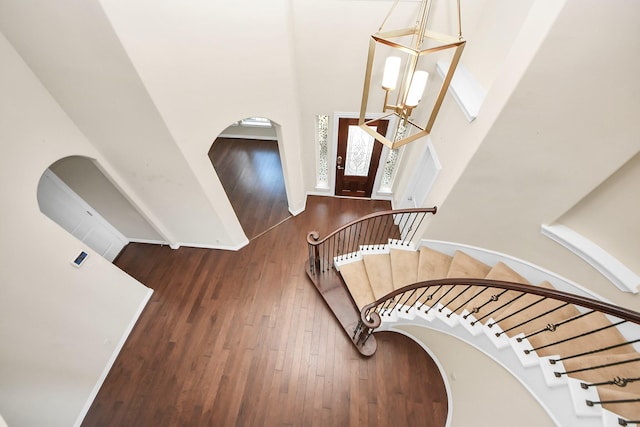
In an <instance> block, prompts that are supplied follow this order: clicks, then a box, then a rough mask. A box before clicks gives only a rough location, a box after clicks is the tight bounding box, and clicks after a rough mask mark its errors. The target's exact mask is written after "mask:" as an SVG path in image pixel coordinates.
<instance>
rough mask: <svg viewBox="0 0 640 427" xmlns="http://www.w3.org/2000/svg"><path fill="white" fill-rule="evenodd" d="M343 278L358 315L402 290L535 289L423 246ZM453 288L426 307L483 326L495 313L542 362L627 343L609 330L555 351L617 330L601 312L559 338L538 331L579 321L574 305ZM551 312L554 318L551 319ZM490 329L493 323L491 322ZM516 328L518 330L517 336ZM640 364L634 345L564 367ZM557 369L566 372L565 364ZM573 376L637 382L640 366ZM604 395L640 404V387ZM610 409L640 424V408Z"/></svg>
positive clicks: (375, 257)
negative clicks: (474, 283)
mask: <svg viewBox="0 0 640 427" xmlns="http://www.w3.org/2000/svg"><path fill="white" fill-rule="evenodd" d="M340 273H341V274H342V277H343V279H344V281H345V283H346V284H347V286H348V288H349V291H350V292H351V295H352V297H353V300H354V301H355V303H356V305H357V307H358V308H359V309H362V307H364V306H365V305H367V304H369V303H371V302H373V301H375V300H377V299H380V298H382V297H384V296H385V295H387V294H389V293H390V292H392V291H393V290H395V289H399V288H402V287H404V286H407V285H411V284H413V283H418V282H422V281H428V280H437V279H441V278H484V279H490V280H501V281H507V282H515V283H523V284H530V283H529V282H528V281H527V280H526V279H524V278H523V277H522V276H521V275H519V274H518V273H517V272H515V271H513V270H512V269H511V268H509V267H508V266H507V265H505V264H503V263H501V262H499V263H497V264H496V265H495V266H493V267H491V266H488V265H486V264H484V263H482V262H480V261H478V260H477V259H475V258H473V257H471V256H469V255H468V254H466V253H464V252H461V251H458V252H456V253H455V254H454V256H453V257H452V256H449V255H446V254H443V253H440V252H438V251H435V250H433V249H430V248H427V247H421V248H420V250H419V251H410V250H405V249H395V248H391V249H390V251H389V254H369V255H363V257H362V261H355V262H351V263H349V264H346V265H342V266H341V267H340ZM538 286H540V287H543V288H547V289H553V286H552V285H551V284H550V283H548V282H543V283H541V284H539V285H538ZM449 289H450V286H442V287H437V286H436V287H432V288H429V289H428V291H427V292H426V293H424V294H423V295H422V296H421V297H420V302H421V303H423V304H427V305H432V304H434V303H435V302H436V301H438V299H440V303H441V304H443V305H446V304H448V303H449V302H451V301H452V300H453V302H451V305H450V306H448V308H449V309H451V310H453V309H454V308H458V307H460V309H459V310H458V312H461V311H462V309H463V308H464V309H466V310H467V311H469V312H470V313H472V314H473V315H474V317H475V318H476V319H479V318H481V317H482V316H484V315H486V314H488V313H491V315H490V317H491V318H492V319H494V320H495V321H498V324H499V326H500V328H501V329H502V330H504V331H505V333H506V334H507V336H509V337H513V336H515V335H518V334H525V335H529V337H528V338H527V339H528V340H529V343H530V344H531V345H532V346H533V348H534V349H536V353H537V354H538V355H539V356H553V355H562V356H564V357H566V356H575V355H579V354H581V353H584V352H588V351H590V350H592V349H594V348H605V347H610V346H614V345H616V344H622V343H624V342H626V339H625V338H624V337H623V336H622V334H620V332H619V331H618V329H616V328H607V329H605V330H602V331H599V332H596V333H591V334H588V335H584V336H582V337H579V338H572V339H570V340H567V341H565V342H564V343H559V344H555V343H557V342H559V341H562V340H565V339H568V338H571V337H575V336H576V335H579V334H583V333H586V332H589V331H594V330H596V329H599V328H602V327H604V326H607V325H610V324H611V322H610V321H609V320H608V319H607V318H606V316H604V315H602V314H601V313H591V314H588V315H585V316H582V317H580V318H579V319H575V320H572V321H570V322H568V323H567V324H564V325H560V326H558V327H555V328H551V329H555V330H554V331H548V330H545V331H544V332H539V331H541V330H543V329H545V328H547V326H548V325H549V324H559V323H561V322H563V321H566V320H567V319H571V318H574V317H575V316H578V315H580V311H578V310H577V309H576V308H575V307H574V306H573V305H571V304H566V305H565V304H564V303H562V302H561V301H556V300H553V299H544V298H542V297H540V296H537V295H534V294H524V295H522V294H521V293H520V292H518V291H506V292H504V291H503V289H500V288H491V287H490V288H486V289H485V290H484V291H483V290H482V289H483V288H482V287H471V288H469V290H466V291H465V292H464V293H463V294H460V292H461V291H462V290H463V289H464V286H458V289H454V290H453V291H451V292H449V293H448V294H447V290H449ZM430 294H433V295H432V298H431V299H429V300H428V298H427V297H428V295H430ZM445 294H446V295H445ZM498 294H501V295H500V296H499V297H498V298H497V300H492V299H491V297H492V296H493V295H498ZM417 298H418V295H414V296H412V297H411V298H410V299H409V300H408V301H402V303H403V304H405V305H413V304H414V303H415V301H416V299H417ZM494 299H495V298H494ZM534 303H535V304H534ZM461 305H463V306H464V307H461ZM527 307H528V308H527ZM525 308H526V310H525ZM523 310H524V311H523ZM550 311H551V313H549V314H546V315H545V313H547V312H550ZM520 312H522V313H520ZM483 323H487V322H486V320H485V321H483ZM510 328H514V329H513V330H510ZM550 344H552V345H550ZM637 358H640V353H638V352H636V351H635V349H634V348H633V346H632V345H623V346H620V347H616V348H613V349H608V350H605V351H602V352H598V353H595V354H589V355H584V356H579V357H572V358H568V359H566V360H563V361H562V363H563V366H564V369H565V370H566V371H574V370H577V369H578V370H579V369H583V368H585V367H598V366H602V365H607V364H610V363H615V362H619V361H628V360H634V359H637ZM558 366H559V367H561V365H558ZM570 376H571V377H572V378H576V379H579V380H581V381H584V382H586V383H601V382H606V381H611V380H613V379H614V378H615V377H622V378H637V377H639V376H640V361H636V362H632V363H627V364H621V365H615V366H612V367H603V368H598V369H590V370H585V371H579V372H575V373H571V374H570ZM598 393H599V395H600V400H605V401H609V400H626V399H638V398H639V397H640V381H638V382H632V383H629V384H627V385H626V386H625V387H624V388H621V387H619V386H617V385H601V386H598ZM603 406H604V407H605V408H606V409H608V410H610V411H612V412H614V413H616V414H618V415H620V416H623V417H626V418H627V419H632V420H634V419H635V420H637V419H640V405H620V404H615V403H613V404H605V405H603Z"/></svg>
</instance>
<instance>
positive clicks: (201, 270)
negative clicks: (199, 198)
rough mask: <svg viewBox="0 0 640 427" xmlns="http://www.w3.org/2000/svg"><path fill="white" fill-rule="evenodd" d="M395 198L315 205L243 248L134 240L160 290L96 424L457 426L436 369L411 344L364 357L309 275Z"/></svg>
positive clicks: (130, 250)
mask: <svg viewBox="0 0 640 427" xmlns="http://www.w3.org/2000/svg"><path fill="white" fill-rule="evenodd" d="M384 209H389V205H388V203H387V202H379V201H368V200H349V199H337V198H325V197H309V199H308V202H307V208H306V210H305V212H303V213H302V214H300V215H298V216H297V217H294V218H292V219H290V220H288V221H286V222H284V223H283V224H281V225H280V226H278V227H277V228H276V229H274V230H271V231H269V232H268V233H265V234H264V235H262V236H260V237H259V238H257V239H255V240H253V241H252V242H251V243H250V244H249V245H248V246H247V247H245V248H243V249H242V250H240V251H238V252H230V251H217V250H207V249H195V248H181V249H178V250H175V251H174V250H171V249H169V248H168V247H160V246H152V245H144V244H132V245H129V246H127V248H126V249H125V250H124V252H123V253H122V254H121V256H120V257H119V259H118V261H117V265H119V266H120V267H121V268H122V269H123V270H125V271H127V272H128V273H129V274H131V275H132V276H133V277H135V278H137V279H138V280H140V281H141V282H143V283H145V284H146V285H147V286H150V287H151V288H153V289H154V290H155V293H154V295H153V297H152V299H151V301H150V302H149V304H148V306H147V308H146V309H145V311H144V312H143V314H142V316H141V318H140V320H139V321H138V324H137V325H136V327H135V328H134V330H133V332H132V334H131V335H130V337H129V339H128V340H127V342H126V344H125V346H124V348H123V350H122V352H121V354H120V356H119V357H118V359H117V360H116V363H115V364H114V367H113V369H112V370H111V372H110V373H109V375H108V376H107V378H106V380H105V383H104V385H103V387H102V389H101V390H100V392H99V393H98V396H97V398H96V399H95V401H94V403H93V405H92V407H91V409H90V410H89V412H88V414H87V416H86V417H85V420H84V423H83V424H82V425H83V426H438V427H441V426H444V423H445V419H446V415H447V398H446V394H445V389H444V384H443V381H442V378H441V377H440V375H439V372H438V370H437V368H436V366H435V364H434V362H433V361H432V360H431V359H430V358H429V357H428V355H427V354H426V353H425V352H424V351H422V349H421V348H420V347H419V346H418V345H417V344H415V343H414V342H412V341H411V340H409V339H408V338H405V337H404V336H402V335H399V334H394V333H389V332H385V333H380V334H377V339H378V351H377V353H376V354H375V355H374V356H372V357H370V358H364V357H362V356H360V354H359V353H358V352H357V351H356V350H355V348H354V347H353V346H352V344H351V342H350V340H349V338H348V337H347V336H346V335H345V333H344V331H343V330H342V328H341V327H340V326H339V325H338V323H337V321H336V320H335V319H334V318H333V317H332V315H331V312H330V310H329V309H328V308H327V307H326V305H325V304H324V302H323V300H322V298H321V296H320V295H319V294H318V293H317V291H316V289H315V287H314V286H313V284H312V283H311V282H310V281H309V279H308V277H307V276H306V274H305V271H304V263H305V262H306V257H307V248H306V241H305V238H306V235H307V233H308V232H309V231H311V230H313V229H317V230H318V231H319V232H320V233H321V236H323V235H325V234H326V232H327V231H329V230H332V229H334V228H335V227H337V226H338V225H340V224H343V223H345V222H347V221H350V220H352V219H355V218H357V217H359V216H361V215H363V214H366V213H369V212H373V211H376V210H384Z"/></svg>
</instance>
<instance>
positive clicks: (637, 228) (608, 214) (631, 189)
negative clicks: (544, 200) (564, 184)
mask: <svg viewBox="0 0 640 427" xmlns="http://www.w3.org/2000/svg"><path fill="white" fill-rule="evenodd" d="M638 183H640V154H636V155H635V156H634V157H633V158H632V159H631V160H629V161H628V162H627V163H625V164H624V165H623V166H622V167H621V168H620V169H619V170H617V171H616V172H615V173H614V174H613V175H611V176H610V177H609V178H608V179H607V180H606V181H604V182H603V183H602V184H600V186H598V187H597V188H596V189H595V190H593V191H592V192H591V193H589V194H588V195H587V196H586V197H585V198H584V199H582V200H580V202H579V203H577V204H576V205H575V206H573V207H572V208H571V209H570V210H569V211H568V212H567V213H565V214H564V215H562V216H561V217H560V218H559V219H558V220H557V222H558V223H559V224H562V225H565V226H567V227H569V228H571V229H572V230H574V231H576V232H578V233H580V234H581V235H583V236H584V237H586V238H588V239H589V240H591V241H592V242H594V243H596V244H597V245H598V246H600V247H601V248H603V249H604V250H606V251H608V252H609V253H610V254H611V255H612V256H614V257H616V258H617V259H618V260H619V261H620V262H622V263H623V264H625V265H626V266H627V267H628V268H630V269H631V270H633V271H634V272H635V273H636V274H640V258H638V254H640V221H638V215H637V211H638V196H637V195H636V193H637V192H638ZM634 213H635V214H634Z"/></svg>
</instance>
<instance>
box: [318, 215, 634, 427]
mask: <svg viewBox="0 0 640 427" xmlns="http://www.w3.org/2000/svg"><path fill="white" fill-rule="evenodd" d="M394 212H395V213H389V214H388V215H389V217H390V218H392V220H388V221H387V222H388V223H390V224H392V225H391V226H390V230H391V233H389V234H390V235H391V236H392V238H390V239H387V240H386V242H381V239H380V238H378V237H377V236H376V237H375V238H373V239H371V238H370V237H371V236H366V235H367V234H368V233H363V232H362V230H364V229H365V225H363V224H360V226H357V225H356V222H354V223H350V224H349V225H348V226H345V227H346V228H343V229H344V230H343V231H345V232H346V230H353V229H354V227H355V229H357V228H358V227H360V228H359V230H360V232H354V231H349V234H348V236H349V237H348V238H346V236H347V234H345V235H343V236H342V237H341V238H338V240H337V241H338V242H339V241H342V242H345V241H347V240H349V241H351V240H353V241H354V243H353V244H349V245H347V247H346V250H343V249H344V248H341V249H339V250H327V252H326V253H325V254H324V255H325V256H324V257H323V256H322V252H320V251H316V250H315V249H314V250H312V249H311V247H310V264H309V269H308V270H307V271H308V273H309V275H310V277H311V278H312V280H314V277H315V280H314V283H316V282H317V280H318V279H319V277H321V278H322V280H324V281H325V282H326V283H329V282H331V283H333V285H328V286H327V288H328V289H331V292H330V293H332V294H334V295H333V296H334V297H336V295H335V294H336V293H337V292H336V291H337V290H338V289H340V288H341V289H342V292H343V293H344V294H343V295H342V298H344V299H345V300H346V301H347V302H348V304H346V305H349V304H350V305H351V306H352V307H354V308H355V309H357V310H358V311H360V319H359V321H358V322H356V321H355V320H354V319H353V318H349V320H348V321H347V322H346V323H345V322H343V321H342V320H341V323H342V324H343V326H345V331H347V333H349V336H350V337H351V338H352V340H353V342H354V344H355V345H356V347H358V348H359V349H360V350H361V352H362V353H363V354H365V355H370V354H372V353H373V352H375V344H373V345H372V344H371V340H373V339H375V338H374V335H373V334H372V332H373V331H374V330H389V329H392V328H393V326H394V325H400V324H414V325H420V326H424V327H428V328H434V329H440V330H443V331H446V332H447V333H450V334H453V335H457V336H459V337H460V339H463V340H465V341H467V342H469V343H471V344H472V345H475V346H476V347H478V348H480V349H481V350H483V351H485V353H487V354H489V355H490V356H491V357H493V358H494V359H496V360H497V361H498V362H500V363H503V366H507V365H508V363H509V362H508V360H510V359H513V360H514V361H516V362H515V363H517V364H518V365H519V366H513V367H511V368H509V370H510V371H511V372H512V373H516V374H517V373H518V372H521V373H522V374H521V375H519V376H520V377H521V378H520V379H521V381H523V382H524V383H527V384H528V388H530V390H532V392H533V393H534V394H536V396H537V398H538V400H539V401H541V403H543V406H545V408H546V409H547V411H548V412H549V413H550V415H551V416H552V417H553V418H554V419H555V420H556V422H557V423H558V424H559V425H581V426H582V425H584V426H619V425H634V426H635V425H638V422H639V421H638V420H640V353H638V352H637V351H636V349H635V348H634V344H636V345H637V343H638V342H640V328H638V324H639V323H640V315H639V314H638V313H635V312H632V311H629V310H625V309H621V308H619V307H616V306H613V305H610V304H607V303H602V302H600V301H596V300H593V299H589V298H584V297H581V296H576V295H574V294H570V293H567V292H563V291H558V290H556V289H555V288H554V286H552V285H551V284H550V283H549V282H542V283H535V284H532V283H530V282H529V281H528V280H527V279H526V278H525V277H523V276H522V275H521V274H519V273H517V272H516V271H514V270H513V269H512V268H510V267H509V266H507V265H506V264H505V263H503V262H496V263H495V264H493V265H488V264H485V263H483V262H481V261H480V260H478V259H477V258H474V257H473V256H471V255H469V254H468V253H466V252H464V251H455V252H454V253H452V254H446V253H443V252H440V251H437V250H434V249H432V248H429V247H426V246H422V247H419V248H417V249H415V248H414V244H413V243H412V242H411V241H410V240H409V238H408V237H407V236H408V235H410V232H408V230H413V229H414V228H413V227H404V226H403V225H402V220H400V221H399V220H398V218H399V215H400V214H399V213H398V211H394ZM431 213H434V212H431ZM405 215H406V217H407V218H409V217H411V216H413V217H412V220H413V221H414V223H413V225H415V219H416V213H415V212H411V213H409V212H405V213H404V214H403V216H402V217H405ZM369 220H371V218H370V219H369ZM369 220H367V221H369ZM407 222H408V221H407ZM355 235H357V236H358V237H357V238H356V237H354V236H355ZM310 236H312V235H310ZM363 236H364V237H363ZM308 241H309V242H310V245H311V243H312V241H314V242H317V241H318V238H317V233H316V235H314V236H313V237H310V238H308ZM367 241H368V243H367V244H362V243H363V242H367ZM334 243H335V242H334ZM334 246H335V244H334ZM338 247H339V245H338ZM312 262H313V264H312ZM314 270H315V271H314ZM319 273H323V274H319ZM332 275H336V276H338V277H339V278H340V277H341V279H342V282H341V285H342V286H337V285H336V284H335V283H336V281H335V280H331V279H330V278H331V277H332ZM326 283H325V284H326ZM533 285H535V286H533ZM316 286H318V284H317V283H316ZM318 289H319V290H320V291H321V293H323V291H322V290H321V289H320V287H319V288H318ZM323 295H324V293H323ZM325 300H327V303H328V305H329V306H330V307H331V308H332V309H334V308H333V307H332V304H331V302H330V301H329V300H328V299H327V297H326V296H325ZM342 309H343V311H348V310H345V301H342ZM335 311H336V310H335V309H334V312H335ZM354 311H355V310H354ZM337 317H339V316H337ZM343 317H344V315H343ZM347 317H348V316H347ZM339 320H340V319H339ZM354 323H356V324H355V326H354ZM347 324H348V326H347ZM365 347H367V350H365V351H363V349H364V348H365ZM514 355H515V357H514ZM517 375H518V374H517ZM540 376H542V377H543V378H544V381H540V383H541V386H540V387H538V388H537V389H536V385H535V383H536V381H537V378H538V377H540ZM527 377H531V378H532V379H531V380H530V381H529V380H528V379H527ZM529 382H531V384H529ZM545 388H546V390H548V391H545ZM561 390H564V392H562V391H561ZM551 391H552V392H551ZM560 394H562V395H564V396H565V397H563V398H561V399H559V398H558V397H557V396H559V395H560ZM545 396H546V397H545ZM545 399H546V400H545ZM563 399H566V401H567V402H571V403H570V405H571V406H572V408H571V409H567V408H566V407H565V406H561V407H560V409H559V410H560V411H571V413H572V414H571V415H572V416H571V417H568V416H565V415H566V414H558V413H557V412H558V409H554V408H553V407H554V406H557V403H558V402H559V401H564V400H563ZM547 401H548V402H547ZM553 412H556V413H553Z"/></svg>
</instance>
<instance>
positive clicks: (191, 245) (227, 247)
mask: <svg viewBox="0 0 640 427" xmlns="http://www.w3.org/2000/svg"><path fill="white" fill-rule="evenodd" d="M248 244H249V239H245V240H244V241H243V242H242V243H240V244H238V245H235V246H231V245H208V244H204V243H185V242H177V243H176V244H175V247H174V246H173V245H172V246H171V249H178V248H180V247H182V246H186V247H188V248H203V249H221V250H223V251H239V250H240V249H242V248H244V247H245V246H247V245H248Z"/></svg>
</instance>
